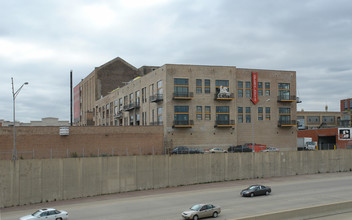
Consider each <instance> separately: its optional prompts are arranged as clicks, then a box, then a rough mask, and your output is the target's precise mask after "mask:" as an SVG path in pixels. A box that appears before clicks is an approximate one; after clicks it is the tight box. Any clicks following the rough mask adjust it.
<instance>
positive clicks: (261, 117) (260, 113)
mask: <svg viewBox="0 0 352 220" xmlns="http://www.w3.org/2000/svg"><path fill="white" fill-rule="evenodd" d="M258 120H259V121H263V107H258Z"/></svg>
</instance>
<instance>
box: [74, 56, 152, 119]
mask: <svg viewBox="0 0 352 220" xmlns="http://www.w3.org/2000/svg"><path fill="white" fill-rule="evenodd" d="M148 71H150V70H149V69H148V68H147V67H144V68H141V69H140V70H139V69H137V68H135V67H134V66H132V65H130V64H129V63H127V62H126V61H124V60H123V59H121V58H120V57H117V58H115V59H113V60H111V61H109V62H108V63H106V64H104V65H102V66H100V67H96V68H95V69H94V70H93V72H91V73H90V74H89V75H88V76H87V77H85V78H84V79H82V80H81V82H80V83H79V84H78V85H76V86H75V88H74V124H75V125H79V126H87V125H94V121H93V112H94V111H95V109H94V107H95V101H97V100H98V99H100V98H102V97H104V96H106V95H108V94H109V92H111V91H112V90H114V89H116V88H118V87H122V86H124V85H125V83H126V82H129V81H130V80H131V79H133V78H135V77H137V76H141V75H143V73H144V72H148Z"/></svg>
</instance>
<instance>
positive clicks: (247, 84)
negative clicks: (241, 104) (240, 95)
mask: <svg viewBox="0 0 352 220" xmlns="http://www.w3.org/2000/svg"><path fill="white" fill-rule="evenodd" d="M246 97H247V98H250V97H251V82H249V81H246Z"/></svg>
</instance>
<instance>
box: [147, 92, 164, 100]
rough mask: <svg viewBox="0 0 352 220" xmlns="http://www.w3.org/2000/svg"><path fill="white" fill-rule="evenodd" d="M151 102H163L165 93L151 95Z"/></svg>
mask: <svg viewBox="0 0 352 220" xmlns="http://www.w3.org/2000/svg"><path fill="white" fill-rule="evenodd" d="M149 100H150V101H151V102H161V101H163V94H154V95H152V96H150V97H149Z"/></svg>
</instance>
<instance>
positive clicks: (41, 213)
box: [20, 208, 68, 220]
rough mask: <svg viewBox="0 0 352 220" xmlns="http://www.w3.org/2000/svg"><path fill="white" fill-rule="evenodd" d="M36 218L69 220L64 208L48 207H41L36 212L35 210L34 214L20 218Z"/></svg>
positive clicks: (32, 219)
mask: <svg viewBox="0 0 352 220" xmlns="http://www.w3.org/2000/svg"><path fill="white" fill-rule="evenodd" d="M34 219H36V220H39V219H45V220H67V219H68V213H67V212H66V211H63V210H56V209H53V208H47V209H39V210H37V211H36V212H34V213H33V214H32V215H26V216H23V217H21V218H20V220H34Z"/></svg>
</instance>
